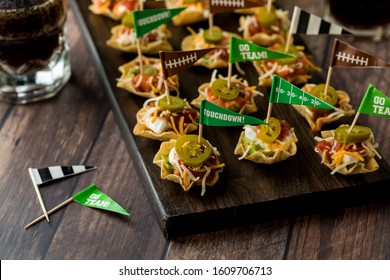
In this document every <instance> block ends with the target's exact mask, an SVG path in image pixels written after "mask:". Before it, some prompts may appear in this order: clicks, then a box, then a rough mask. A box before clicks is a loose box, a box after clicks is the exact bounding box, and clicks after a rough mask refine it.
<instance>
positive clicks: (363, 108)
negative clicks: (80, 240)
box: [358, 84, 390, 118]
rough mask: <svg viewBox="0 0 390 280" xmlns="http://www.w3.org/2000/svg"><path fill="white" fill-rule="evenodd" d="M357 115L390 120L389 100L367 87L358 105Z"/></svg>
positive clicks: (370, 86)
mask: <svg viewBox="0 0 390 280" xmlns="http://www.w3.org/2000/svg"><path fill="white" fill-rule="evenodd" d="M358 112H359V113H362V114H367V115H373V116H377V117H385V118H390V98H389V97H387V96H386V95H384V94H383V93H382V92H380V91H379V90H377V89H376V88H375V87H374V86H373V85H371V84H370V85H369V86H368V88H367V91H366V93H365V94H364V97H363V100H362V102H361V103H360V106H359V109H358Z"/></svg>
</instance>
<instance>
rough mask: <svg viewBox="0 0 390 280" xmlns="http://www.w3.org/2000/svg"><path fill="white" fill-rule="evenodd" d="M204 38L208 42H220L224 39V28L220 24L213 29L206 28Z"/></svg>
mask: <svg viewBox="0 0 390 280" xmlns="http://www.w3.org/2000/svg"><path fill="white" fill-rule="evenodd" d="M203 38H204V40H205V41H206V42H207V43H210V44H218V43H219V42H221V41H222V39H223V34H222V30H221V28H219V27H218V26H214V27H213V29H212V30H210V29H206V30H205V31H204V32H203Z"/></svg>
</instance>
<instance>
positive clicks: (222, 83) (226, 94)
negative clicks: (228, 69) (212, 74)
mask: <svg viewBox="0 0 390 280" xmlns="http://www.w3.org/2000/svg"><path fill="white" fill-rule="evenodd" d="M211 91H212V92H213V94H214V95H216V96H218V97H219V98H221V99H224V100H234V99H235V98H237V96H238V94H239V93H240V89H239V88H238V86H237V85H236V84H234V83H230V87H229V88H228V81H227V80H225V79H215V80H214V81H213V82H212V84H211Z"/></svg>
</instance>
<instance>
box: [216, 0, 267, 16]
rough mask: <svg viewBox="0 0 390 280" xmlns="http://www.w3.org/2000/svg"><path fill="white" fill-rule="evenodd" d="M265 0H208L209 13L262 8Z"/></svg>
mask: <svg viewBox="0 0 390 280" xmlns="http://www.w3.org/2000/svg"><path fill="white" fill-rule="evenodd" d="M265 3H266V1H265V0H209V9H210V13H212V14H216V13H226V12H231V11H234V10H237V9H246V8H253V7H259V6H264V5H265Z"/></svg>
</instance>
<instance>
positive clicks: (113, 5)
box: [89, 0, 138, 20]
mask: <svg viewBox="0 0 390 280" xmlns="http://www.w3.org/2000/svg"><path fill="white" fill-rule="evenodd" d="M137 9H138V1H137V0H92V4H91V5H90V6H89V10H90V11H91V12H93V13H94V14H97V15H105V16H107V17H110V18H112V19H114V20H120V19H121V18H122V17H123V16H124V15H125V14H127V13H130V12H132V11H134V10H137Z"/></svg>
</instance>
